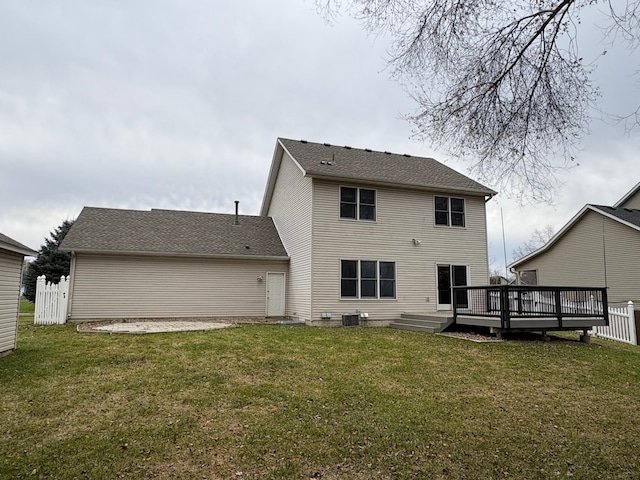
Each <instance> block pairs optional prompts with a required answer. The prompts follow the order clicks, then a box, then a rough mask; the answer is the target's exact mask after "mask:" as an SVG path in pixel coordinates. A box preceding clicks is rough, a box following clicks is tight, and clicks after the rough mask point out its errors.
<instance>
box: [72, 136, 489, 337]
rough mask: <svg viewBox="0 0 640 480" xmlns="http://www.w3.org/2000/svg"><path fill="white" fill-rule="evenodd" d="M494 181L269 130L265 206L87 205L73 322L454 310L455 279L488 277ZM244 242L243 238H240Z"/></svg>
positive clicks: (327, 317) (76, 242)
mask: <svg viewBox="0 0 640 480" xmlns="http://www.w3.org/2000/svg"><path fill="white" fill-rule="evenodd" d="M493 195H495V192H494V191H493V190H491V189H489V188H487V187H485V186H483V185H480V184H479V183H477V182H475V181H473V180H471V179H470V178H468V177H466V176H464V175H462V174H460V173H458V172H456V171H455V170H453V169H451V168H449V167H447V166H445V165H442V164H441V163H439V162H437V161H435V160H433V159H431V158H421V157H413V156H410V155H397V154H391V153H389V152H376V151H371V150H361V149H355V148H350V147H342V146H332V145H329V144H318V143H311V142H306V141H294V140H287V139H278V141H277V144H276V149H275V152H274V156H273V161H272V165H271V170H270V173H269V178H268V181H267V187H266V191H265V194H264V199H263V204H262V210H261V213H260V216H258V217H253V216H240V217H239V225H234V218H235V217H234V216H233V215H221V214H210V213H193V212H175V211H165V210H151V211H150V212H142V211H130V210H112V209H98V208H85V209H84V210H83V211H82V213H81V214H80V216H79V217H78V219H77V220H76V222H75V223H74V225H73V227H72V228H71V230H70V232H69V233H68V234H67V236H66V238H65V239H64V241H63V242H62V244H61V246H60V248H61V249H62V250H67V251H71V252H72V264H71V286H70V288H71V293H70V301H71V305H70V307H69V311H70V319H71V320H89V319H100V318H147V317H179V316H183V317H194V316H202V317H218V316H225V317H265V316H275V317H277V316H286V317H289V318H292V319H297V320H301V321H304V322H306V323H310V324H317V325H334V324H340V322H341V316H342V315H343V314H353V313H366V314H367V315H368V323H369V324H387V323H389V322H391V321H392V320H393V319H395V318H396V317H397V316H398V315H399V314H400V313H402V312H436V311H438V310H445V311H448V310H451V303H452V302H451V300H452V286H453V285H486V284H488V282H489V272H488V254H487V227H486V213H485V203H486V202H487V201H488V199H490V198H491V197H492V196H493ZM245 245H246V246H248V247H249V248H245Z"/></svg>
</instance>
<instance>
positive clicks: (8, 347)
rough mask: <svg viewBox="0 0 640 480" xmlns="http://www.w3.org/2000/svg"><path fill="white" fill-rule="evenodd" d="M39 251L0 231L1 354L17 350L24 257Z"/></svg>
mask: <svg viewBox="0 0 640 480" xmlns="http://www.w3.org/2000/svg"><path fill="white" fill-rule="evenodd" d="M34 255H37V252H35V251H33V250H31V249H30V248H29V247H25V246H24V245H22V244H21V243H18V242H16V241H15V240H13V239H11V238H9V237H7V236H6V235H3V234H1V233H0V356H3V355H6V354H7V353H9V352H11V351H13V350H15V348H16V340H17V329H18V313H19V310H20V287H21V284H22V282H21V280H22V264H23V261H24V257H28V256H34Z"/></svg>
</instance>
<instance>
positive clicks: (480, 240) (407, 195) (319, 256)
mask: <svg viewBox="0 0 640 480" xmlns="http://www.w3.org/2000/svg"><path fill="white" fill-rule="evenodd" d="M341 185H343V186H356V187H364V188H374V189H375V190H376V221H375V222H372V221H364V220H360V221H355V220H342V219H340V218H339V187H340V186H341ZM433 195H434V194H433V193H429V192H423V191H416V190H408V189H407V190H405V189H396V188H389V187H371V186H367V185H358V184H352V183H333V182H327V181H322V180H317V179H315V180H314V190H313V205H314V211H313V232H314V237H313V292H314V298H313V321H314V323H316V322H317V323H318V324H322V322H323V321H321V320H320V314H321V312H331V313H332V316H333V318H332V322H331V323H336V322H339V321H340V315H342V314H344V313H354V312H355V311H356V310H360V311H362V312H367V313H368V314H369V320H370V321H371V322H372V323H373V322H376V321H380V322H387V321H390V320H393V319H394V318H395V317H396V316H398V315H399V314H400V313H402V312H429V311H435V310H436V301H437V298H436V265H438V264H456V265H467V266H468V267H469V270H468V271H469V273H470V278H469V283H470V284H473V285H486V284H487V283H488V275H489V274H488V260H487V229H486V217H485V203H484V198H482V197H464V196H456V197H457V198H464V199H465V217H466V218H465V219H466V228H454V227H439V226H438V227H436V226H435V224H434V207H433ZM439 195H442V194H439ZM414 238H415V239H417V240H419V241H420V245H414V242H413V239H414ZM341 259H348V260H378V261H394V262H396V295H397V298H396V299H379V300H341V299H340V260H341Z"/></svg>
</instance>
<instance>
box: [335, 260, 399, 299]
mask: <svg viewBox="0 0 640 480" xmlns="http://www.w3.org/2000/svg"><path fill="white" fill-rule="evenodd" d="M340 297H341V298H396V262H380V261H377V260H342V261H341V273H340Z"/></svg>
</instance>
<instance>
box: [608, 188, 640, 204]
mask: <svg viewBox="0 0 640 480" xmlns="http://www.w3.org/2000/svg"><path fill="white" fill-rule="evenodd" d="M638 190H640V182H638V183H636V186H635V187H633V188H632V189H631V190H629V191H628V192H627V193H626V194H625V195H624V196H623V197H622V198H621V199H620V200H618V201H617V202H616V203H614V204H613V206H614V207H619V206H621V205H622V204H623V203H624V202H626V201H627V200H629V199H630V198H631V197H633V196H634V195H635V194H636V193H637V192H638Z"/></svg>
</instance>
